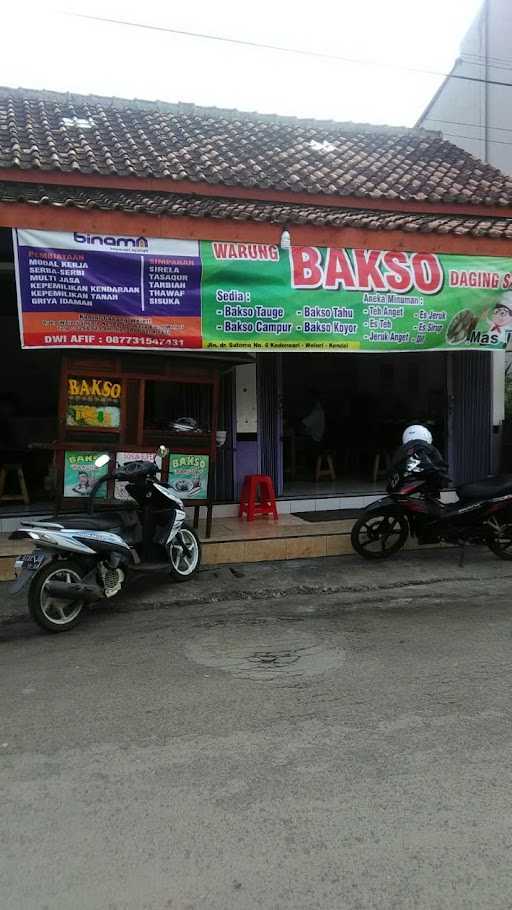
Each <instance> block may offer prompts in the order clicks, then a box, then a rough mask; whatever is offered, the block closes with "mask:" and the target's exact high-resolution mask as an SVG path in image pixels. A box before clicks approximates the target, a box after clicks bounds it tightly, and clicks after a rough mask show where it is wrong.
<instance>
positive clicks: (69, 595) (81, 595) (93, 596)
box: [45, 581, 104, 603]
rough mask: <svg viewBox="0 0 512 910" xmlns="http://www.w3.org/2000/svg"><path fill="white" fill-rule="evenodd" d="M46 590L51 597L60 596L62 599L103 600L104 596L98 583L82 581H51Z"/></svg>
mask: <svg viewBox="0 0 512 910" xmlns="http://www.w3.org/2000/svg"><path fill="white" fill-rule="evenodd" d="M45 590H46V591H47V592H48V594H50V596H51V597H59V598H61V599H62V600H85V601H86V602H87V603H92V602H93V601H95V600H101V598H102V597H103V596H104V594H103V591H102V589H101V588H100V587H99V586H98V585H85V584H81V583H80V582H70V583H68V582H67V581H49V582H48V584H47V585H46V586H45Z"/></svg>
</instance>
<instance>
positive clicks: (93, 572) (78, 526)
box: [11, 446, 201, 632]
mask: <svg viewBox="0 0 512 910" xmlns="http://www.w3.org/2000/svg"><path fill="white" fill-rule="evenodd" d="M158 454H159V455H160V456H165V455H166V454H167V450H166V449H165V447H164V446H161V447H160V449H159V453H158ZM109 461H110V458H109V456H108V455H101V456H99V458H98V459H97V460H96V462H95V464H96V467H104V466H105V465H106V464H107V463H108V462H109ZM157 475H158V466H157V464H156V460H155V461H153V462H147V461H132V462H129V463H128V464H125V465H123V466H122V467H119V466H116V469H115V471H114V472H112V473H107V474H105V475H104V476H103V477H101V478H100V479H99V480H98V481H97V482H96V483H95V484H94V486H93V488H92V490H91V494H90V497H89V511H88V513H87V514H84V515H76V516H74V515H73V516H71V515H69V516H58V517H57V518H56V519H55V521H33V522H22V523H21V525H20V527H19V528H18V530H16V531H14V533H13V534H11V539H16V540H20V539H22V538H29V539H30V540H32V541H34V544H35V549H34V550H33V551H32V552H31V553H29V554H27V555H25V556H23V557H20V559H18V560H16V565H15V570H16V576H17V577H16V581H15V582H14V583H13V585H12V587H11V591H12V593H18V592H20V591H22V590H23V589H24V588H25V587H28V606H29V610H30V614H31V616H32V618H33V619H34V620H35V622H36V623H37V624H38V625H39V626H41V628H43V629H45V630H46V631H49V632H64V631H66V630H67V629H71V628H72V627H73V626H75V625H76V624H77V622H78V621H79V619H80V617H81V615H82V612H83V609H84V606H85V605H86V604H88V603H93V602H95V601H99V600H103V599H110V598H112V597H114V596H115V595H116V594H118V593H119V592H120V591H122V590H123V589H124V588H125V587H126V584H127V583H128V580H129V578H130V576H131V575H132V576H133V575H135V574H136V573H166V574H168V575H169V576H171V578H173V579H174V580H175V581H178V582H181V581H188V580H189V579H190V578H192V577H193V575H195V573H196V572H197V570H198V569H199V566H200V564H201V544H200V542H199V538H198V536H197V534H196V532H195V531H194V530H193V529H192V528H191V527H189V526H188V525H187V524H185V519H186V513H185V510H184V508H183V503H182V501H181V500H180V499H179V498H178V497H177V496H176V495H175V494H174V493H173V491H172V490H171V488H170V487H169V485H168V484H166V483H162V482H161V481H160V480H158V479H157ZM108 480H111V481H112V480H118V481H121V482H125V483H126V489H127V492H128V494H129V496H130V497H131V499H132V500H133V501H134V502H133V504H130V505H128V506H127V507H126V508H122V507H121V508H119V509H117V510H115V511H102V512H100V513H97V514H94V504H95V497H96V494H97V493H98V490H99V489H100V487H101V486H102V485H103V484H104V483H106V482H107V481H108Z"/></svg>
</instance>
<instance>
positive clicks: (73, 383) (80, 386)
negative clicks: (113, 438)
mask: <svg viewBox="0 0 512 910" xmlns="http://www.w3.org/2000/svg"><path fill="white" fill-rule="evenodd" d="M121 391H122V387H121V383H120V382H117V381H116V380H113V379H94V378H93V377H91V376H87V377H70V378H69V379H68V407H67V413H66V426H68V427H94V428H100V429H104V430H118V429H119V426H120V423H121Z"/></svg>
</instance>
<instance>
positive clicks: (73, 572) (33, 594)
mask: <svg viewBox="0 0 512 910" xmlns="http://www.w3.org/2000/svg"><path fill="white" fill-rule="evenodd" d="M83 576H84V572H83V570H82V569H81V568H80V566H79V565H78V564H77V563H76V562H73V560H71V559H58V560H55V561H54V562H50V563H48V564H47V565H45V566H43V568H42V569H41V571H40V572H38V573H37V574H36V576H35V578H33V579H32V583H31V585H30V588H29V592H28V608H29V610H30V615H31V617H32V619H33V620H34V622H36V623H37V624H38V626H40V627H41V629H44V630H45V631H46V632H67V630H68V629H72V628H73V626H76V624H77V622H78V621H79V619H80V617H81V614H82V609H83V606H84V601H83V600H62V599H61V598H59V597H52V596H51V594H49V593H48V591H47V590H46V587H47V585H48V582H49V581H50V580H51V581H65V582H68V583H70V582H80V581H82V579H83Z"/></svg>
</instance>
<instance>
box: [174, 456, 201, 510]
mask: <svg viewBox="0 0 512 910" xmlns="http://www.w3.org/2000/svg"><path fill="white" fill-rule="evenodd" d="M209 464H210V457H209V455H183V454H180V455H178V454H175V455H173V454H172V453H171V455H170V456H169V485H170V487H171V489H173V490H174V492H175V493H177V494H178V496H179V497H180V498H181V499H206V498H207V496H208V470H209Z"/></svg>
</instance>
